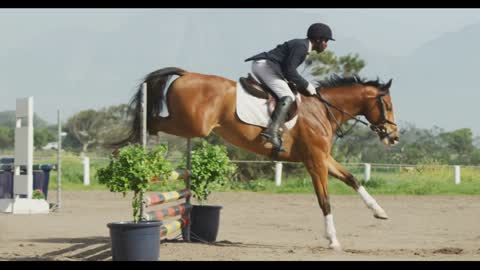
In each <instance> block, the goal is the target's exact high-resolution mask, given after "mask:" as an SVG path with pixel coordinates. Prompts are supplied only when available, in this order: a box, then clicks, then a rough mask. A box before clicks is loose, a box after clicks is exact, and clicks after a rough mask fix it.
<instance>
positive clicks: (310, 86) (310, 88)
mask: <svg viewBox="0 0 480 270" xmlns="http://www.w3.org/2000/svg"><path fill="white" fill-rule="evenodd" d="M307 92H308V93H310V95H312V96H313V95H316V94H317V90H316V89H315V87H314V86H313V84H311V83H308V86H307Z"/></svg>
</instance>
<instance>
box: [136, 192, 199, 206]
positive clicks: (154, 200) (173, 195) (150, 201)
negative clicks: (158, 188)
mask: <svg viewBox="0 0 480 270" xmlns="http://www.w3.org/2000/svg"><path fill="white" fill-rule="evenodd" d="M186 197H190V191H189V190H188V189H181V190H177V191H169V192H161V193H155V194H150V195H147V196H146V197H145V198H144V199H143V203H144V205H145V207H148V206H152V205H157V204H161V203H166V202H171V201H178V200H180V199H183V198H186Z"/></svg>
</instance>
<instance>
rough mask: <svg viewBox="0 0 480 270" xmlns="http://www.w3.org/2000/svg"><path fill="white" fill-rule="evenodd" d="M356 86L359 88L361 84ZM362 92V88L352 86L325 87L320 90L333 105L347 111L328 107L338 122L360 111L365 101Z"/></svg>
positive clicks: (346, 119)
mask: <svg viewBox="0 0 480 270" xmlns="http://www.w3.org/2000/svg"><path fill="white" fill-rule="evenodd" d="M355 87H356V86H355ZM358 87H359V88H360V87H361V86H358ZM362 92H363V91H362V89H353V88H335V89H325V90H324V91H323V92H322V97H323V98H324V99H326V100H327V101H328V102H330V103H331V104H332V105H334V106H335V107H337V108H339V109H341V110H342V111H344V112H346V113H348V114H345V113H343V112H341V111H339V110H337V109H334V108H331V107H330V108H329V109H330V111H331V113H333V115H334V116H335V119H337V121H338V122H339V123H344V122H346V121H348V120H349V119H351V118H352V116H357V115H359V114H360V113H361V112H362V110H363V108H364V103H365V100H364V95H363V93H362ZM350 115H352V116H350Z"/></svg>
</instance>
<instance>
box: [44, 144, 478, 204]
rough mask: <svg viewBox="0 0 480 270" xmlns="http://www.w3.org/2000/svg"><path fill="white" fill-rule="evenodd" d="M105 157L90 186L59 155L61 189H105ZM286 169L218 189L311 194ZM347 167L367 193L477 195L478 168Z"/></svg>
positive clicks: (73, 163)
mask: <svg viewBox="0 0 480 270" xmlns="http://www.w3.org/2000/svg"><path fill="white" fill-rule="evenodd" d="M50 156H52V158H43V159H42V160H41V162H37V161H36V162H35V164H40V163H41V164H55V163H56V157H55V155H53V154H51V155H50ZM107 164H108V159H104V158H103V159H101V158H94V157H92V158H91V159H90V165H91V166H90V186H84V185H83V164H82V159H81V158H80V157H78V156H76V155H74V154H69V153H64V154H62V190H108V189H107V188H106V187H105V186H104V185H100V184H99V183H98V179H97V175H96V172H97V170H98V168H100V167H103V166H106V165H107ZM287 166H290V169H292V168H295V170H292V171H291V172H290V173H285V171H284V174H283V175H282V176H283V178H282V185H281V186H280V187H276V186H275V183H274V180H273V179H274V170H273V168H274V166H272V172H271V175H267V176H263V177H260V178H259V179H257V180H252V181H249V182H235V181H232V182H230V184H229V185H227V186H225V187H223V188H222V191H254V192H265V193H305V194H311V193H313V192H314V191H313V185H312V183H311V180H310V176H309V175H308V173H307V172H306V170H305V169H303V167H301V166H300V165H298V168H297V167H296V166H297V165H295V167H293V166H294V165H292V164H288V165H284V170H285V168H286V167H287ZM349 170H350V171H351V172H352V173H353V174H354V175H355V177H356V178H357V179H358V180H359V181H362V183H363V184H364V186H365V187H366V189H367V190H368V191H369V192H370V193H371V194H411V195H433V194H448V195H450V194H467V195H480V168H474V167H461V183H460V184H459V185H455V184H454V180H453V167H452V166H442V165H437V166H423V167H422V166H419V167H417V168H415V169H410V170H409V171H407V170H405V169H404V170H400V169H399V168H395V169H392V168H390V169H381V168H377V167H372V172H371V179H370V180H369V181H368V182H363V168H361V167H356V168H355V167H354V168H349ZM184 187H185V185H184V182H183V181H181V180H180V181H172V182H169V183H167V185H166V186H160V185H158V184H156V185H154V186H153V191H169V190H178V189H182V188H184ZM56 188H57V172H56V171H55V170H52V171H51V172H50V185H49V189H50V190H55V189H56ZM328 190H329V192H330V194H333V195H348V194H355V192H354V191H353V190H352V189H351V188H350V187H349V186H347V185H346V184H344V183H343V182H341V181H340V180H338V179H335V178H332V177H330V178H329V186H328Z"/></svg>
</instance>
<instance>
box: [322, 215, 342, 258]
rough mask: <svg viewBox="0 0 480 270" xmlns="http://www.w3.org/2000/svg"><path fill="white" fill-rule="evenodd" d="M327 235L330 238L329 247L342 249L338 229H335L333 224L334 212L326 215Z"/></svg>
mask: <svg viewBox="0 0 480 270" xmlns="http://www.w3.org/2000/svg"><path fill="white" fill-rule="evenodd" d="M325 236H326V237H327V239H328V240H330V244H329V245H328V247H329V248H331V249H334V250H341V247H340V243H339V242H338V240H337V231H336V230H335V225H334V224H333V216H332V214H328V215H326V216H325Z"/></svg>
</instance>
